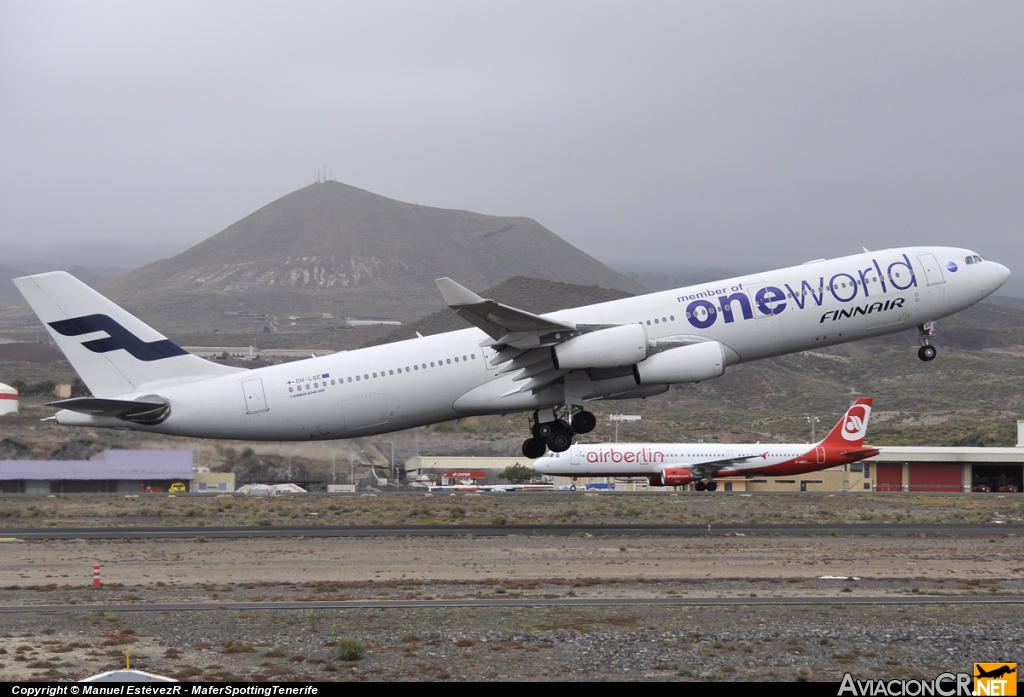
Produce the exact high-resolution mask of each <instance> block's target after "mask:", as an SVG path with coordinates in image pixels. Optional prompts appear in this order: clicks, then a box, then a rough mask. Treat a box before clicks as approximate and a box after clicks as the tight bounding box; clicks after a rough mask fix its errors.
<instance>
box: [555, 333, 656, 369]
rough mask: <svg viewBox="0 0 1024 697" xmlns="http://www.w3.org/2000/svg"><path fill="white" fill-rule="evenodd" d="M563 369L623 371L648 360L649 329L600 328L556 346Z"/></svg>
mask: <svg viewBox="0 0 1024 697" xmlns="http://www.w3.org/2000/svg"><path fill="white" fill-rule="evenodd" d="M551 358H552V360H554V362H555V367H556V368H558V369H559V370H585V369H587V368H619V367H622V366H627V365H633V364H634V363H638V362H640V361H642V360H644V359H645V358H647V330H646V329H644V328H643V327H642V326H640V325H639V324H624V325H622V326H620V327H609V328H608V329H599V330H597V331H596V332H590V333H589V334H583V335H581V336H577V337H575V338H573V339H569V340H568V341H566V342H564V343H561V344H558V345H557V346H553V347H552V348H551Z"/></svg>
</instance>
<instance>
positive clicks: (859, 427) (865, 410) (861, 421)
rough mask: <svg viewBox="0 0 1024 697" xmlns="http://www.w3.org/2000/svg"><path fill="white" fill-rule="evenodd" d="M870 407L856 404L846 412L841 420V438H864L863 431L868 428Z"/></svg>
mask: <svg viewBox="0 0 1024 697" xmlns="http://www.w3.org/2000/svg"><path fill="white" fill-rule="evenodd" d="M870 414H871V407H867V406H864V405H862V404H858V405H857V406H855V407H853V408H852V409H850V411H848V412H846V418H845V419H844V420H843V438H845V439H846V440H864V432H865V431H867V429H868V416H869V415H870Z"/></svg>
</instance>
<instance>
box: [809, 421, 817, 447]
mask: <svg viewBox="0 0 1024 697" xmlns="http://www.w3.org/2000/svg"><path fill="white" fill-rule="evenodd" d="M807 423H809V424H810V425H811V442H812V443H817V442H818V441H817V440H815V438H814V427H815V425H816V424H817V423H818V417H817V416H808V417H807Z"/></svg>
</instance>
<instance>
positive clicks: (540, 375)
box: [436, 278, 611, 396]
mask: <svg viewBox="0 0 1024 697" xmlns="http://www.w3.org/2000/svg"><path fill="white" fill-rule="evenodd" d="M436 283H437V287H438V289H440V291H441V295H442V296H443V297H444V301H445V303H447V305H448V307H450V308H452V309H453V310H455V312H456V314H458V315H459V316H460V317H462V318H463V319H464V320H466V321H467V322H469V323H470V324H472V325H473V326H475V327H478V328H480V329H482V330H483V331H484V332H485V333H486V334H487V336H488V337H490V338H489V339H485V340H483V341H482V342H480V345H481V346H489V347H491V348H493V349H494V350H495V351H496V354H495V356H494V358H492V359H491V362H490V365H491V366H492V367H495V366H499V365H502V364H504V363H507V364H508V365H506V366H505V367H504V368H503V369H502V371H501V372H502V373H510V372H515V371H519V375H517V376H516V377H514V378H513V381H514V382H522V385H521V386H519V387H516V388H515V389H513V390H512V391H511V392H509V393H507V394H513V393H516V392H524V391H527V390H529V391H532V392H538V391H540V390H542V389H544V388H545V387H547V386H548V385H550V384H552V383H554V382H557V381H558V380H561V379H562V377H563V376H564V375H565V374H566V373H568V372H569V371H568V370H559V369H558V368H556V367H555V366H554V363H553V361H552V358H551V352H550V351H544V350H540V349H546V348H549V347H551V346H555V345H556V344H560V343H562V342H563V341H568V340H569V339H571V338H573V337H576V336H579V335H580V334H585V333H587V332H592V331H595V330H598V329H605V328H607V327H608V326H611V325H604V324H575V323H574V322H566V321H562V320H556V319H551V318H548V317H541V316H540V315H535V314H534V313H532V312H527V311H526V310H520V309H518V308H515V307H509V306H508V305H503V304H502V303H499V302H495V301H494V300H487V299H485V298H481V297H480V296H479V295H477V294H476V293H474V292H473V291H471V290H469V289H468V288H466V287H465V286H462V285H460V284H458V283H456V282H455V281H453V280H452V279H450V278H439V279H437V281H436ZM523 381H525V382H523ZM503 396H504V395H503Z"/></svg>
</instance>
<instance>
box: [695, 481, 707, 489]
mask: <svg viewBox="0 0 1024 697" xmlns="http://www.w3.org/2000/svg"><path fill="white" fill-rule="evenodd" d="M706 488H707V486H706V485H705V484H704V482H694V483H693V490H694V491H704V489H706Z"/></svg>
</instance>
